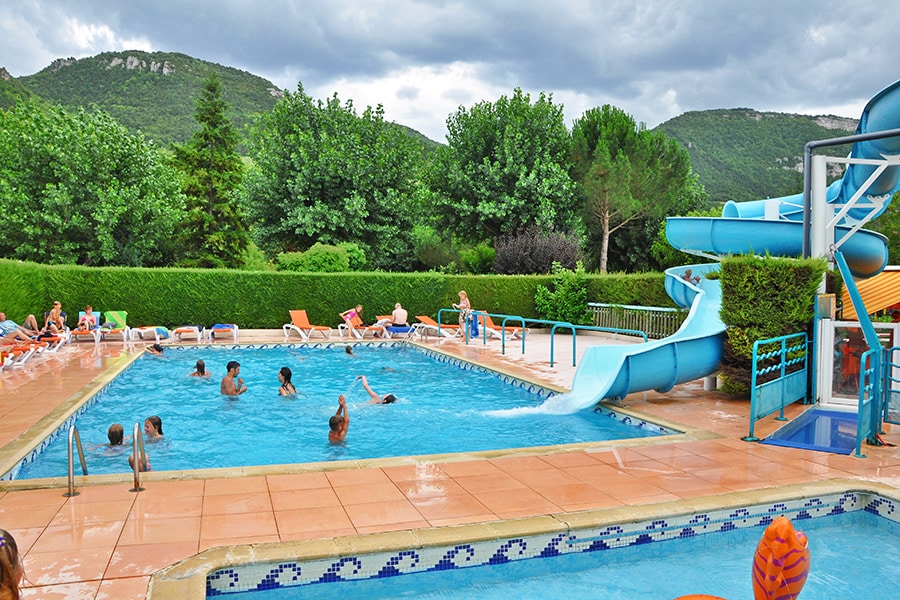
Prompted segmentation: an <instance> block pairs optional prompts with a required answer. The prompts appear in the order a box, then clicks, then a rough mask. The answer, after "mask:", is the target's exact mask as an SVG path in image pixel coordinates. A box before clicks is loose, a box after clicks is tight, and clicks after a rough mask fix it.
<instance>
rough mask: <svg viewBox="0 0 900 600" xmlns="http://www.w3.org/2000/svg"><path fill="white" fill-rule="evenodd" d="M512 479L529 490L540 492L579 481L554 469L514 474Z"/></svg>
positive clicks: (560, 470)
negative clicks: (539, 490)
mask: <svg viewBox="0 0 900 600" xmlns="http://www.w3.org/2000/svg"><path fill="white" fill-rule="evenodd" d="M514 477H515V478H516V481H519V482H521V483H522V484H524V485H526V486H527V487H530V488H531V489H541V490H543V489H546V488H550V487H556V486H562V485H569V484H572V483H580V480H579V479H578V478H577V477H575V476H573V475H570V474H569V473H566V472H565V471H563V470H562V469H557V468H555V467H554V468H551V469H547V470H544V471H527V472H521V473H516V474H515V475H514Z"/></svg>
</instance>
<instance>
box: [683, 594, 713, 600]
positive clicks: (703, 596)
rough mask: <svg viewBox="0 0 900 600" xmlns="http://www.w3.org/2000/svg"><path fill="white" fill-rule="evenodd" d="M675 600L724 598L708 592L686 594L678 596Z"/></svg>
mask: <svg viewBox="0 0 900 600" xmlns="http://www.w3.org/2000/svg"><path fill="white" fill-rule="evenodd" d="M675 600H725V598H723V597H722V596H710V595H709V594H688V595H687V596H678V597H677V598H675Z"/></svg>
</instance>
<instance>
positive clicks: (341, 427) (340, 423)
mask: <svg viewBox="0 0 900 600" xmlns="http://www.w3.org/2000/svg"><path fill="white" fill-rule="evenodd" d="M328 427H329V428H330V429H331V431H329V432H328V441H329V442H331V443H332V444H337V443H338V442H343V441H344V438H346V437H347V430H348V429H350V413H349V412H347V401H346V400H345V399H344V395H343V394H341V395H340V396H338V409H337V412H336V413H334V416H333V417H331V418H330V419H328Z"/></svg>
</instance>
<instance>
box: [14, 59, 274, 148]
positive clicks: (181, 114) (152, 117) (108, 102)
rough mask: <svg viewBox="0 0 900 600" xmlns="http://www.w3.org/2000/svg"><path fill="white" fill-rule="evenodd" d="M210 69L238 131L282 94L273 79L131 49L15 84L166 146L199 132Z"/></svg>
mask: <svg viewBox="0 0 900 600" xmlns="http://www.w3.org/2000/svg"><path fill="white" fill-rule="evenodd" d="M211 70H212V71H215V72H216V73H217V74H218V76H219V79H220V80H221V81H222V89H223V95H224V99H225V101H226V102H227V103H228V106H229V111H228V116H229V117H230V118H231V119H232V121H233V122H234V124H235V126H236V127H237V128H238V129H239V130H242V129H243V127H244V125H246V124H247V123H249V122H250V121H251V120H252V118H253V116H254V115H255V114H257V113H260V112H265V111H268V110H270V109H271V108H272V107H273V106H274V105H275V102H276V101H277V100H278V98H279V97H281V96H282V95H283V92H282V90H279V89H278V87H277V86H276V85H275V84H273V83H272V82H271V81H268V80H266V79H263V78H262V77H258V76H256V75H253V74H252V73H248V72H246V71H241V70H238V69H234V68H232V67H224V66H222V65H218V64H215V63H210V62H206V61H203V60H200V59H197V58H192V57H190V56H187V55H185V54H178V53H175V52H141V51H136V50H134V51H127V52H104V53H102V54H98V55H97V56H92V57H90V58H82V59H79V60H76V59H73V58H70V59H57V60H55V61H53V63H52V64H51V65H50V66H49V67H47V68H46V69H43V70H41V71H39V72H38V73H35V74H34V75H28V76H25V77H20V78H18V79H17V81H18V82H20V83H21V84H22V85H23V86H25V88H26V89H28V90H29V91H31V92H32V93H34V94H36V95H38V96H40V97H42V98H44V99H46V100H49V101H52V102H55V103H59V104H61V105H62V106H64V107H67V108H76V107H79V106H85V107H88V106H91V105H96V106H97V107H99V108H100V109H102V110H104V111H105V112H107V113H109V114H110V115H112V117H113V118H115V119H116V120H117V121H118V122H119V123H121V124H123V125H125V126H126V127H127V128H128V129H130V130H131V131H135V132H136V131H141V132H142V133H143V134H144V135H145V136H147V137H148V138H150V139H152V140H153V141H155V142H156V143H157V144H158V145H160V146H168V145H169V144H170V143H171V142H179V143H182V142H185V141H187V139H188V138H190V136H191V135H192V134H193V133H194V132H195V131H196V130H197V129H198V128H199V126H198V124H197V121H195V120H194V102H195V101H196V100H197V98H198V96H199V95H200V89H201V87H202V86H201V84H202V82H203V78H204V77H206V75H207V74H208V73H209V72H210V71H211Z"/></svg>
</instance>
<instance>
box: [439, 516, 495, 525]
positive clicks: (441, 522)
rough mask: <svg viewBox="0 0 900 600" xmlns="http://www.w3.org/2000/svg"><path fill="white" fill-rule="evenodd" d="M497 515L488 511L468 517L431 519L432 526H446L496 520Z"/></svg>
mask: <svg viewBox="0 0 900 600" xmlns="http://www.w3.org/2000/svg"><path fill="white" fill-rule="evenodd" d="M496 520H497V515H495V514H494V513H486V514H483V515H471V516H468V517H451V518H449V519H429V520H428V522H429V523H431V526H432V527H446V526H449V525H466V524H468V523H485V522H489V521H496Z"/></svg>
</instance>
